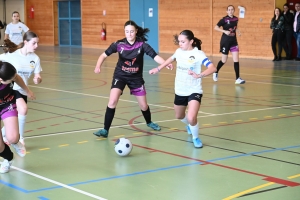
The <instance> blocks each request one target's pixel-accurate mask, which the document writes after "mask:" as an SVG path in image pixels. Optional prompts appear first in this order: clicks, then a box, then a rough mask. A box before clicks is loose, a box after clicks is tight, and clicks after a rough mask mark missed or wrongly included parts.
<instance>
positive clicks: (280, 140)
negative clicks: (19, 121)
mask: <svg viewBox="0 0 300 200" xmlns="http://www.w3.org/2000/svg"><path fill="white" fill-rule="evenodd" d="M43 1H44V0H43ZM88 1H89V2H90V3H89V4H88V5H87V3H85V1H83V0H82V1H81V9H82V10H81V13H84V12H86V11H87V7H89V9H91V10H92V11H93V12H94V13H95V10H93V8H92V7H95V6H96V5H98V4H99V5H106V6H107V5H108V3H106V4H105V3H103V2H102V1H101V2H102V3H98V4H97V1H92V0H88ZM122 1H123V0H122ZM175 1H176V2H177V3H178V2H179V1H178V0H175ZM18 2H19V1H18ZM40 2H42V1H41V0H35V1H34V0H24V2H23V3H24V10H25V12H24V13H25V14H24V16H30V15H29V13H27V12H26V10H28V9H29V8H30V7H31V6H32V5H33V6H34V9H35V10H36V12H35V13H34V18H33V19H32V18H30V17H24V18H25V19H26V20H25V23H26V24H27V25H28V27H29V28H30V30H33V31H35V28H36V29H37V31H36V32H37V33H38V34H39V35H40V36H39V37H40V45H39V47H38V49H37V50H36V54H37V55H38V56H39V58H40V60H41V66H42V68H43V71H42V72H41V75H42V77H43V81H42V83H41V84H38V85H36V84H34V83H33V80H32V78H31V79H30V81H29V88H30V89H31V90H32V91H33V92H34V93H35V96H36V100H28V114H27V122H26V131H25V143H26V150H27V154H26V156H25V157H24V158H21V157H19V156H18V155H17V154H16V153H15V152H14V153H15V154H14V161H13V164H12V166H11V168H10V171H9V172H8V173H4V174H0V200H89V199H99V200H106V199H107V200H183V199H185V200H231V199H240V200H282V199H285V200H299V199H300V134H299V132H300V128H299V123H300V95H299V94H300V63H299V61H295V60H282V61H278V62H273V61H271V57H272V52H271V45H270V34H271V30H270V29H269V22H270V20H269V19H271V17H272V16H273V9H274V5H275V1H271V0H268V1H267V2H268V4H269V6H270V7H269V8H268V10H269V13H268V16H267V17H269V18H264V20H263V23H265V25H266V26H267V31H269V35H268V37H267V38H266V39H264V40H263V41H264V42H265V43H264V44H263V45H262V47H261V49H259V45H258V44H256V43H255V42H256V40H259V39H258V37H257V36H253V35H252V36H253V38H254V39H253V43H254V46H251V45H250V43H251V42H249V41H248V40H247V38H249V37H248V36H247V33H245V32H247V30H248V29H247V28H246V27H245V24H244V25H242V24H243V23H244V22H245V21H243V19H241V20H240V21H239V23H240V24H241V26H242V28H244V29H242V28H241V32H242V36H241V37H240V38H238V41H241V42H240V43H239V45H240V48H241V52H240V61H239V62H240V66H241V67H240V73H241V77H242V78H243V79H244V80H246V83H245V84H235V82H234V81H235V76H234V70H233V65H234V64H233V61H232V58H231V56H229V58H228V61H227V62H226V63H225V65H224V66H223V67H222V70H221V71H220V74H219V77H218V81H217V82H215V81H213V78H212V76H207V77H204V78H203V80H202V87H203V91H204V92H203V97H202V101H201V107H200V111H199V113H198V116H197V119H198V122H199V126H200V129H199V133H200V135H199V136H200V138H201V140H202V142H203V147H202V148H195V147H194V145H193V142H192V137H191V136H190V135H188V133H187V131H186V128H185V125H184V124H183V123H182V122H181V121H180V120H178V119H176V118H175V113H174V108H173V106H174V81H175V73H176V69H174V70H168V69H166V68H165V69H163V70H161V71H160V72H159V73H158V74H155V75H150V74H149V70H150V69H152V68H155V67H157V66H158V65H157V63H156V62H155V61H153V60H152V59H151V58H150V57H148V56H145V59H144V69H143V70H144V71H143V76H144V80H145V88H146V91H147V102H148V104H149V106H150V108H151V113H152V121H153V122H155V123H157V124H159V125H160V126H161V130H160V131H154V130H152V129H151V128H149V127H147V125H146V124H145V120H144V118H143V115H142V113H141V110H140V108H139V106H138V103H137V101H136V98H135V97H134V96H133V95H130V91H129V89H128V88H127V87H126V88H125V90H124V93H123V94H122V95H121V97H120V100H119V102H118V106H117V108H116V113H115V117H114V119H113V122H112V126H111V128H110V131H109V136H108V138H103V137H96V136H95V135H94V134H93V132H95V131H97V130H99V129H101V128H103V121H104V114H105V110H106V107H107V104H108V99H109V95H110V89H111V83H112V76H113V73H114V70H115V67H116V63H117V61H118V54H113V55H111V56H109V57H107V59H106V60H105V62H104V63H103V65H102V68H101V73H100V74H95V73H94V69H95V65H96V62H97V59H98V57H99V55H100V54H101V53H103V52H104V51H105V49H106V48H107V47H108V46H109V45H110V44H111V43H112V42H113V41H115V40H116V39H118V38H119V39H121V38H122V37H124V30H123V24H124V22H125V21H126V19H127V18H126V17H127V16H126V15H122V12H121V11H120V10H122V9H123V10H124V9H125V10H126V9H127V7H126V6H129V5H127V4H128V2H129V1H126V2H127V3H126V6H124V5H123V4H121V0H111V1H110V3H111V4H113V5H112V6H111V7H105V8H106V10H105V11H106V15H107V18H108V20H107V23H106V26H107V31H108V33H107V38H106V39H107V40H106V41H102V40H101V38H100V35H99V33H100V32H99V31H100V29H101V28H102V26H101V25H99V27H100V28H97V34H98V35H97V36H96V35H95V36H93V37H94V38H97V40H96V39H95V41H92V39H91V42H90V43H89V41H88V37H92V36H91V35H90V34H91V33H92V32H88V31H85V30H90V29H93V28H91V26H90V25H87V23H90V22H86V21H84V20H87V19H86V18H85V19H84V18H83V17H82V22H81V23H82V37H81V38H82V40H81V41H80V43H81V45H72V44H70V45H65V44H53V45H51V44H50V43H47V42H49V41H54V43H55V42H58V43H59V42H61V41H62V40H60V39H61V38H60V39H59V37H60V35H59V34H58V35H56V36H55V34H53V35H51V34H52V31H53V30H55V27H54V28H53V27H50V28H49V32H45V31H43V30H42V29H43V28H44V27H42V28H40V29H39V27H38V26H37V22H36V21H38V20H40V19H39V13H40V12H41V10H39V9H38V8H39V7H43V6H48V7H49V8H51V6H49V5H54V4H52V3H53V2H52V0H51V4H49V0H45V2H44V4H45V5H41V4H42V3H40ZM186 2H188V3H190V5H189V6H187V5H186V4H184V5H183V4H182V7H183V8H185V9H188V7H189V8H190V7H193V5H194V4H197V5H198V6H199V5H200V3H202V2H203V3H204V4H205V3H207V2H210V7H209V10H210V11H209V12H211V14H212V13H214V15H217V16H216V17H214V19H215V18H216V19H218V18H220V17H222V16H223V15H224V16H225V14H226V12H225V11H226V7H227V5H228V4H229V3H230V1H227V0H225V1H224V2H223V1H222V3H220V2H221V1H204V0H203V1H201V0H199V2H200V3H199V2H198V1H193V0H189V1H186ZM195 2H196V3H195ZM270 2H271V3H270ZM272 2H273V4H272ZM158 3H159V6H160V9H163V8H165V7H164V6H165V4H168V5H169V6H172V5H171V4H172V1H171V0H170V1H169V0H165V1H164V0H159V1H158ZM231 3H234V5H235V7H236V15H237V16H238V11H239V10H238V9H237V7H238V6H239V5H242V3H243V1H237V2H231ZM250 3H251V2H250ZM255 3H257V4H259V5H265V3H263V1H257V0H253V1H252V4H255ZM111 4H110V5H111ZM9 5H10V7H11V6H12V5H11V4H9ZM117 5H120V6H119V7H118V6H117ZM244 5H245V8H246V16H245V19H244V20H249V18H251V14H250V13H251V12H250V13H249V11H248V10H247V9H248V8H249V9H250V10H251V6H254V5H249V4H248V3H247V4H246V3H244ZM122 6H123V7H122ZM280 6H282V4H280ZM124 7H125V8H124ZM174 7H175V5H174ZM200 7H201V5H200ZM216 7H219V8H218V12H219V13H217V14H216V12H213V9H214V8H216ZM176 8H177V9H179V8H178V7H176ZM201 8H202V9H204V8H203V7H201ZM84 9H85V10H84ZM114 9H117V10H118V11H120V13H121V14H120V16H119V19H118V20H117V21H118V22H115V23H116V24H117V25H115V26H114V27H118V28H115V29H114V30H112V29H113V28H111V26H110V22H112V21H113V20H112V19H111V18H109V17H110V16H109V15H110V12H111V11H113V10H114ZM262 10H265V8H264V9H261V12H263V11H262ZM43 11H44V15H45V16H48V14H49V13H47V12H46V9H45V8H44V9H43ZM154 11H155V9H154ZM93 12H91V13H93ZM124 12H125V11H124ZM127 12H128V11H127ZM170 12H171V11H170ZM194 12H196V11H194ZM26 13H27V14H26ZM160 13H161V12H160ZM123 14H124V13H123ZM247 14H248V15H247ZM101 15H102V8H101ZM40 16H41V15H40ZM31 17H32V16H31ZM102 17H103V16H102ZM185 17H187V15H185ZM247 17H249V18H247ZM174 19H177V20H178V18H176V16H174ZM255 19H256V18H255ZM8 20H9V19H8ZM35 20H36V21H35ZM43 20H46V17H45V18H43ZM198 20H199V19H198ZM251 20H253V21H254V18H251ZM257 20H259V19H257ZM91 21H94V22H95V19H91ZM175 21H176V20H175ZM265 21H267V22H265ZM40 22H41V21H39V23H40ZM164 22H165V21H163V22H162V23H161V24H162V25H161V26H163V23H164ZM215 22H216V21H215V20H214V21H212V22H211V24H213V25H212V28H211V30H210V29H209V30H207V31H208V32H207V34H201V31H196V30H195V31H194V32H195V33H196V34H197V37H199V38H201V40H202V42H203V51H205V52H206V54H207V56H208V57H209V59H210V60H211V61H212V62H213V63H214V65H217V63H218V62H219V60H220V57H221V54H220V53H219V49H218V48H219V46H218V45H219V40H220V37H221V33H217V32H216V31H215V32H213V26H214V24H215ZM91 23H92V22H91ZM97 23H98V21H97ZM168 23H169V22H168ZM178 23H179V24H177V25H178V27H177V28H176V27H175V25H174V27H172V30H171V31H170V32H168V31H166V30H164V29H162V27H161V26H160V29H159V31H158V32H159V35H160V39H162V40H161V42H158V46H157V47H155V48H157V49H158V51H159V52H160V53H159V55H160V56H161V57H163V58H164V59H167V58H168V57H170V56H172V53H173V52H175V50H176V49H177V48H178V47H177V46H175V45H174V44H173V41H172V35H173V34H176V33H177V34H178V33H179V32H180V31H181V30H183V29H185V28H184V24H180V21H178ZM259 23H260V22H259ZM40 24H42V23H40ZM30 26H31V27H33V28H31V27H30ZM41 26H43V25H41ZM186 26H188V27H187V28H189V27H190V25H189V24H187V25H186ZM256 27H259V26H258V25H257V26H256ZM52 29H53V30H52ZM191 29H192V28H191ZM203 30H204V29H203ZM109 31H112V32H113V31H116V32H119V35H117V36H110V35H109V34H111V33H110V32H109ZM243 31H244V32H243ZM262 31H264V30H262ZM167 32H168V33H167ZM210 33H211V34H212V35H211V36H208V35H209V34H210ZM243 34H244V35H245V34H246V36H244V35H243ZM56 37H58V38H56ZM49 38H51V39H49ZM2 39H3V38H2ZM167 39H169V40H167ZM2 41H3V40H1V42H2ZM45 41H47V42H45ZM246 41H248V43H249V46H250V47H249V49H247V47H246V46H247V43H246ZM75 42H78V41H75ZM98 43H99V44H101V45H98V46H97V44H98ZM265 44H266V45H267V46H266V45H265ZM1 51H2V50H1ZM251 52H252V53H251ZM1 53H3V52H1ZM173 65H174V66H176V62H174V63H173ZM204 69H205V67H204V66H203V70H204ZM1 123H2V122H1ZM2 125H3V123H2ZM124 137H125V138H127V139H129V140H130V141H131V143H132V145H133V149H132V151H131V153H130V154H129V155H128V156H125V157H121V156H119V155H117V154H116V152H115V150H114V146H115V142H116V140H118V138H124ZM11 149H12V148H11ZM12 150H13V149H12ZM2 161H3V159H2V158H0V162H2Z"/></svg>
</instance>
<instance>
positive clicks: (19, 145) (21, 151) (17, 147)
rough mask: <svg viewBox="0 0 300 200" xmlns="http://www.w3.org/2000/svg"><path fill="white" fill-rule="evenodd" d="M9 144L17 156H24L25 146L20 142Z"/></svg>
mask: <svg viewBox="0 0 300 200" xmlns="http://www.w3.org/2000/svg"><path fill="white" fill-rule="evenodd" d="M11 146H12V147H13V148H14V149H15V150H16V152H17V154H18V155H19V156H21V157H24V156H25V155H26V149H25V146H24V145H23V144H22V143H21V142H18V143H17V144H11Z"/></svg>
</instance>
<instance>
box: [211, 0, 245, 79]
mask: <svg viewBox="0 0 300 200" xmlns="http://www.w3.org/2000/svg"><path fill="white" fill-rule="evenodd" d="M233 13H234V6H232V5H229V6H228V7H227V16H225V17H223V18H222V19H221V20H220V21H219V22H218V24H217V25H216V26H215V30H217V31H220V32H222V33H223V34H222V37H221V42H220V52H221V53H222V59H221V60H220V61H219V63H218V65H217V71H216V73H214V74H213V80H214V81H218V72H219V70H220V69H221V67H222V66H223V65H224V64H225V63H226V61H227V58H228V53H229V51H231V54H232V59H233V63H234V71H235V76H236V81H235V84H244V83H245V82H246V81H244V80H243V79H241V77H240V64H239V47H238V43H237V39H236V32H237V24H238V20H239V19H238V18H237V17H236V16H234V15H233ZM221 26H222V27H223V29H221V28H220V27H221ZM239 35H240V33H239Z"/></svg>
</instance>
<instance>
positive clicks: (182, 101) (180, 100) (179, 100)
mask: <svg viewBox="0 0 300 200" xmlns="http://www.w3.org/2000/svg"><path fill="white" fill-rule="evenodd" d="M202 96H203V94H199V93H193V94H191V95H190V96H178V95H177V94H175V99H174V104H175V105H176V106H187V105H188V103H189V102H190V101H191V100H196V101H198V102H199V103H201V98H202Z"/></svg>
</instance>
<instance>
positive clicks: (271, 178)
mask: <svg viewBox="0 0 300 200" xmlns="http://www.w3.org/2000/svg"><path fill="white" fill-rule="evenodd" d="M133 146H136V147H139V148H143V149H147V150H148V151H156V152H160V153H164V154H168V155H172V156H176V157H180V158H185V159H188V160H194V161H198V162H202V163H203V164H205V165H207V164H210V165H213V166H217V167H222V168H225V169H230V170H234V171H239V172H243V173H246V174H251V175H256V176H261V177H265V178H264V179H263V180H266V181H271V182H275V183H278V184H281V185H285V186H290V187H294V186H299V185H300V184H299V183H296V182H292V181H287V180H284V179H279V178H275V177H272V176H268V175H264V174H259V173H256V172H251V171H247V170H243V169H239V168H235V167H229V166H226V165H221V164H217V163H212V162H208V161H205V160H200V159H196V158H191V157H188V156H183V155H180V154H175V153H171V152H167V151H162V150H158V149H153V148H149V147H145V146H141V145H137V144H134V145H133ZM200 151H201V150H200ZM201 165H202V164H201Z"/></svg>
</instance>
